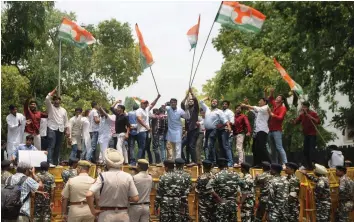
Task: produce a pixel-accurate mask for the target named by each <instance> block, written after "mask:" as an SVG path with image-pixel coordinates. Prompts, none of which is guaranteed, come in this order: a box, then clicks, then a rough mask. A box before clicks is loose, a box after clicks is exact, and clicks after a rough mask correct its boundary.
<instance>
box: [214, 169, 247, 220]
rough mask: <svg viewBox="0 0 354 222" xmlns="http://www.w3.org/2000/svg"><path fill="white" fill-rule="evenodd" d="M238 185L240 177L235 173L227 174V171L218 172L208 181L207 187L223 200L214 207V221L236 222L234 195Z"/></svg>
mask: <svg viewBox="0 0 354 222" xmlns="http://www.w3.org/2000/svg"><path fill="white" fill-rule="evenodd" d="M240 183H241V178H240V176H239V175H238V174H237V173H234V172H229V171H228V170H227V169H223V170H220V171H219V172H218V173H216V174H215V177H214V178H213V179H211V180H210V181H209V185H210V186H211V187H212V188H213V190H214V191H215V193H217V194H218V195H219V196H220V198H222V199H223V202H222V203H219V204H217V206H216V212H215V221H222V222H228V221H232V222H234V221H237V203H236V195H237V192H238V190H239V186H240Z"/></svg>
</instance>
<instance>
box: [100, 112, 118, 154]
mask: <svg viewBox="0 0 354 222" xmlns="http://www.w3.org/2000/svg"><path fill="white" fill-rule="evenodd" d="M114 118H115V116H114V117H113V115H108V117H107V118H106V117H101V120H100V128H99V130H98V143H99V144H100V149H101V155H100V159H104V153H105V151H106V149H107V148H108V145H109V141H110V140H111V137H112V131H111V125H112V122H113V119H114Z"/></svg>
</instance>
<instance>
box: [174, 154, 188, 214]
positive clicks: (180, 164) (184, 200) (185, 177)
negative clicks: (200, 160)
mask: <svg viewBox="0 0 354 222" xmlns="http://www.w3.org/2000/svg"><path fill="white" fill-rule="evenodd" d="M175 164H176V169H175V172H176V173H178V174H180V175H182V178H183V180H184V188H183V189H184V190H185V193H184V195H183V196H182V198H181V204H182V207H183V208H184V209H183V210H182V217H183V218H182V221H190V220H191V218H190V217H189V206H188V194H189V192H190V191H191V189H192V178H191V175H190V174H189V173H187V172H186V171H184V169H183V167H184V164H185V161H184V160H183V159H182V158H177V159H176V160H175Z"/></svg>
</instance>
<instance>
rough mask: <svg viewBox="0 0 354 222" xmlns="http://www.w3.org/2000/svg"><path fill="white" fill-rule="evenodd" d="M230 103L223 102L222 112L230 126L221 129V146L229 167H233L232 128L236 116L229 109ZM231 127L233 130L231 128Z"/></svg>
mask: <svg viewBox="0 0 354 222" xmlns="http://www.w3.org/2000/svg"><path fill="white" fill-rule="evenodd" d="M229 106H230V101H227V100H224V101H223V102H222V111H223V112H224V114H225V118H226V120H227V121H228V123H229V125H226V126H225V127H223V128H221V129H219V144H222V151H223V152H222V153H223V156H225V157H226V159H227V161H228V164H227V165H228V166H229V167H232V166H233V162H234V161H233V154H232V141H233V134H232V127H233V125H234V123H235V114H234V113H233V112H232V111H231V110H230V109H229ZM229 127H231V128H229Z"/></svg>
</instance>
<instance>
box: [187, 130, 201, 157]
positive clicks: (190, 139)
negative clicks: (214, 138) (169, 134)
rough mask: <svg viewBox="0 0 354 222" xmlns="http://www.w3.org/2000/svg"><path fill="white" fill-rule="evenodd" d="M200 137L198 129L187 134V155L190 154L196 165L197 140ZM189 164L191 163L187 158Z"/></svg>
mask: <svg viewBox="0 0 354 222" xmlns="http://www.w3.org/2000/svg"><path fill="white" fill-rule="evenodd" d="M198 136H199V131H198V128H196V129H194V130H191V131H188V132H187V142H186V143H187V144H186V145H187V148H186V151H187V153H189V154H190V156H191V159H192V162H193V163H196V162H197V158H196V152H195V147H196V144H197V139H198ZM187 159H188V162H189V157H188V156H187Z"/></svg>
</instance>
